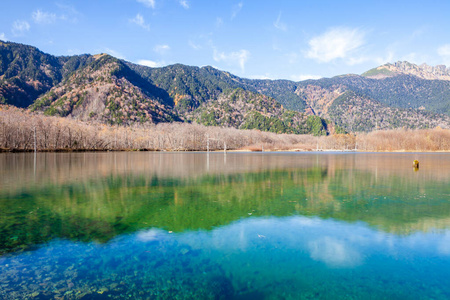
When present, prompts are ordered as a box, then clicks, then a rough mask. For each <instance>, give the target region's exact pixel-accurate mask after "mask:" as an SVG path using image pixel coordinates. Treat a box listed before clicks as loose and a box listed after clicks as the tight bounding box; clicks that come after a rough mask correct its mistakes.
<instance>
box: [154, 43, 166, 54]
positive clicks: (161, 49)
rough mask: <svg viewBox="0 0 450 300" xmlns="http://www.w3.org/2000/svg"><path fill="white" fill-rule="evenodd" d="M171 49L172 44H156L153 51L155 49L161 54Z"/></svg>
mask: <svg viewBox="0 0 450 300" xmlns="http://www.w3.org/2000/svg"><path fill="white" fill-rule="evenodd" d="M169 50H170V46H169V45H156V46H155V47H154V48H153V51H155V52H156V53H159V54H161V55H162V54H165V53H166V52H167V51H169Z"/></svg>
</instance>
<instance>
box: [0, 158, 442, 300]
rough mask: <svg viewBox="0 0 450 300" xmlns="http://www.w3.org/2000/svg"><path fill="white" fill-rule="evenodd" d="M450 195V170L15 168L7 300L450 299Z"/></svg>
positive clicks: (180, 162)
mask: <svg viewBox="0 0 450 300" xmlns="http://www.w3.org/2000/svg"><path fill="white" fill-rule="evenodd" d="M414 159H418V160H419V161H420V164H421V165H420V169H419V170H414V169H413V168H412V167H411V164H412V161H413V160H414ZM449 183H450V155H449V154H424V153H407V154H364V153H329V154H325V153H228V154H227V155H224V154H222V153H211V154H209V155H208V154H206V153H148V152H145V153H142V152H138V153H38V154H37V155H36V156H35V155H34V154H1V155H0V255H1V256H0V298H4V299H30V298H31V299H49V298H50V299H124V298H132V299H362V298H364V299H408V298H409V299H410V298H421V299H448V298H450V291H449V289H448V288H447V281H446V279H447V278H449V276H450V230H449V229H450V184H449Z"/></svg>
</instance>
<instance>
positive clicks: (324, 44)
mask: <svg viewBox="0 0 450 300" xmlns="http://www.w3.org/2000/svg"><path fill="white" fill-rule="evenodd" d="M364 36H365V33H364V32H362V31H360V30H359V29H352V28H346V27H336V28H332V29H330V30H328V31H326V32H325V33H323V34H321V35H319V36H316V37H314V38H312V39H311V40H309V42H308V43H309V50H308V52H307V53H306V57H307V58H312V59H316V60H317V61H319V62H330V61H332V60H335V59H338V58H341V59H346V62H347V63H352V61H353V60H352V57H350V58H349V56H350V55H351V54H354V53H355V51H356V50H358V49H360V48H361V46H363V45H364V43H365V41H364Z"/></svg>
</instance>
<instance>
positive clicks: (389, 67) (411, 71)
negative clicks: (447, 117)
mask: <svg viewBox="0 0 450 300" xmlns="http://www.w3.org/2000/svg"><path fill="white" fill-rule="evenodd" d="M400 74H406V75H413V76H416V77H419V78H422V79H428V80H449V81H450V68H447V67H446V66H445V65H437V66H434V67H433V66H429V65H427V64H426V63H423V64H421V65H416V64H413V63H410V62H408V61H397V62H395V63H387V64H384V65H382V66H379V67H377V68H374V69H371V70H369V71H367V72H365V73H363V74H362V76H365V77H368V78H374V79H382V78H386V77H393V76H397V75H400Z"/></svg>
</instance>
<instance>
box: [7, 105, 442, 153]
mask: <svg viewBox="0 0 450 300" xmlns="http://www.w3.org/2000/svg"><path fill="white" fill-rule="evenodd" d="M208 141H209V143H208ZM35 144H36V148H37V150H38V151H102V150H151V151H205V150H207V145H208V144H209V147H210V150H223V149H224V148H225V147H226V149H227V150H250V151H261V150H267V151H275V150H296V151H312V150H355V149H356V150H359V151H450V130H448V129H441V128H436V129H429V130H405V129H397V130H384V131H377V132H371V133H364V134H356V135H353V134H336V135H331V136H321V137H313V136H311V135H295V134H275V133H271V132H261V131H259V130H238V129H234V128H220V127H207V126H203V125H198V124H186V123H159V124H157V125H154V124H146V125H134V126H118V125H105V124H100V123H97V122H91V123H87V122H80V121H78V120H75V119H71V118H62V117H51V116H45V115H42V114H37V113H32V112H29V111H27V110H23V109H19V108H15V107H11V106H5V105H1V106H0V148H1V149H2V150H3V151H33V150H34V146H35Z"/></svg>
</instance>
